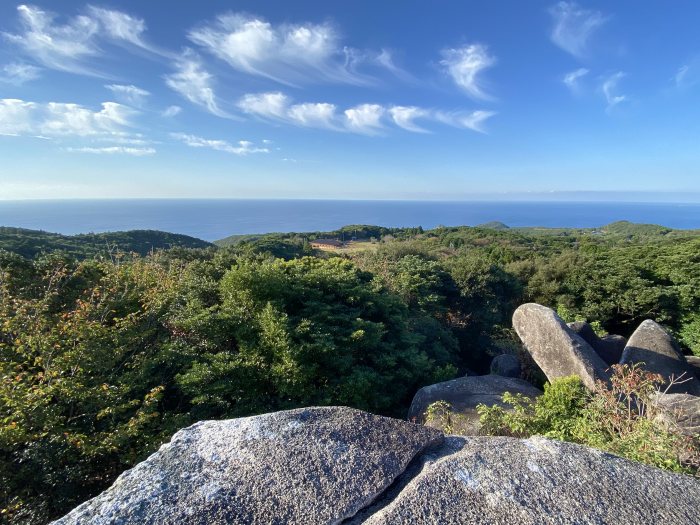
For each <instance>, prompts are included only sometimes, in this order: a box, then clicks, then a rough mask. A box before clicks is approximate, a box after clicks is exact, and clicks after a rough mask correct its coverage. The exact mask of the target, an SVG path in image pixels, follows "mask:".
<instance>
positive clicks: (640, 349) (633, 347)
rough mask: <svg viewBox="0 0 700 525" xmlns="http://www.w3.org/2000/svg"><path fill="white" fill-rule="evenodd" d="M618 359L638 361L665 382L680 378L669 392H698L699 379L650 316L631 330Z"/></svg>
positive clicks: (699, 388)
mask: <svg viewBox="0 0 700 525" xmlns="http://www.w3.org/2000/svg"><path fill="white" fill-rule="evenodd" d="M620 362H621V363H623V364H635V363H640V364H641V366H642V367H643V368H644V369H645V370H648V371H649V372H653V373H654V374H660V375H661V376H662V377H663V378H664V381H666V384H668V383H669V382H670V380H671V378H680V377H682V379H681V380H682V381H683V382H682V383H680V384H675V385H672V386H671V387H670V388H669V390H668V392H669V393H672V394H692V395H694V396H698V395H700V380H698V378H697V377H695V371H694V369H693V367H692V366H690V365H689V364H688V362H687V361H686V359H685V356H684V355H683V354H682V353H681V351H680V349H679V348H678V345H677V344H676V342H675V341H674V339H673V338H672V337H671V336H670V335H669V334H668V333H667V332H666V330H664V329H663V328H662V327H661V326H660V325H659V324H658V323H656V322H654V321H652V320H651V319H647V320H646V321H644V322H642V324H640V325H639V327H638V328H637V329H636V330H635V331H634V333H633V334H632V336H631V337H630V340H629V341H628V342H627V346H625V351H624V352H623V353H622V358H621V359H620Z"/></svg>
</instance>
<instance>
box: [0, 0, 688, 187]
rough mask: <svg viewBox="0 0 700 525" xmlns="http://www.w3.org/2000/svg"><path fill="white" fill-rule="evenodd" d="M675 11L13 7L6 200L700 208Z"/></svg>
mask: <svg viewBox="0 0 700 525" xmlns="http://www.w3.org/2000/svg"><path fill="white" fill-rule="evenodd" d="M670 5H671V4H669V3H668V2H661V1H646V2H638V1H633V0H626V1H617V2H580V3H575V2H552V1H549V2H535V1H528V2H521V1H515V0H512V1H503V0H501V1H499V0H490V1H488V2H486V1H483V2H466V1H460V2H457V1H454V2H444V1H437V2H405V1H404V2H399V1H387V2H369V1H354V2H343V3H341V2H302V1H298V2H293V3H292V2H283V1H277V2H272V1H267V2H266V1H261V0H258V1H256V2H247V1H237V2H223V1H206V0H202V1H200V2H164V1H156V0H153V1H149V2H136V1H122V2H111V3H99V2H95V3H91V4H86V3H84V2H73V1H62V2H60V3H58V2H44V3H38V4H15V3H13V2H3V3H2V4H0V199H17V198H92V197H96V198H101V197H241V198H251V197H262V198H268V197H272V198H277V197H294V198H389V199H401V198H408V199H469V198H475V197H484V196H488V197H494V198H511V197H513V198H516V197H518V196H520V197H521V196H522V195H526V196H527V195H530V196H533V198H536V197H538V196H542V195H549V196H552V195H554V196H556V195H562V198H564V196H565V197H566V198H571V195H572V194H571V193H570V192H582V193H581V195H586V196H587V197H586V198H591V197H590V196H591V195H593V196H594V197H593V198H595V195H600V196H601V198H610V195H613V196H616V197H619V198H622V199H624V198H628V199H633V200H654V199H659V200H663V199H671V200H673V199H679V200H698V199H700V183H698V180H700V177H698V175H699V171H700V170H699V169H698V168H699V167H700V37H699V36H698V35H699V33H698V30H697V22H698V20H700V3H698V2H696V1H694V0H685V1H684V0H676V1H674V2H673V4H672V6H673V8H672V9H671V8H670V7H669V6H670ZM583 192H585V193H583ZM591 192H594V193H591ZM640 195H641V197H640ZM644 195H646V197H644ZM518 198H519V197H518Z"/></svg>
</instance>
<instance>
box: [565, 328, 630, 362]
mask: <svg viewBox="0 0 700 525" xmlns="http://www.w3.org/2000/svg"><path fill="white" fill-rule="evenodd" d="M567 326H568V327H569V328H571V330H573V332H574V333H576V334H578V335H579V336H581V338H582V339H583V340H584V341H586V342H587V343H588V344H589V345H591V348H593V350H595V351H596V354H598V355H599V356H600V357H601V358H602V359H603V361H605V363H606V364H608V365H615V364H617V363H619V362H620V358H621V357H622V351H623V350H624V349H625V345H626V344H627V339H625V338H624V337H622V336H621V335H613V334H609V335H604V336H603V337H598V334H596V333H595V330H593V327H592V326H591V325H590V324H588V323H587V322H585V321H576V322H574V323H568V324H567Z"/></svg>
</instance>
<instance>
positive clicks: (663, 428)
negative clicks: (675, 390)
mask: <svg viewBox="0 0 700 525" xmlns="http://www.w3.org/2000/svg"><path fill="white" fill-rule="evenodd" d="M662 384H663V379H662V377H661V376H659V375H655V374H651V373H649V372H646V371H644V370H643V369H642V368H640V367H638V366H629V365H614V366H613V376H612V380H611V384H610V386H607V385H605V384H604V383H602V382H599V383H598V384H597V386H596V389H595V391H594V392H588V391H587V390H586V389H585V387H584V386H583V384H582V383H581V380H580V379H579V378H578V377H577V376H571V377H565V378H561V379H557V380H554V381H553V382H551V383H549V384H547V385H545V391H544V395H542V396H541V397H539V398H538V399H536V400H534V401H533V400H531V399H529V398H527V397H524V396H522V395H513V394H510V393H506V394H504V396H503V401H504V402H505V403H507V404H508V405H510V407H511V411H508V410H506V409H504V408H502V407H499V406H494V407H487V406H484V405H480V406H479V407H477V410H478V411H479V415H480V418H481V425H482V432H484V433H485V434H489V435H500V436H513V437H529V436H532V435H542V436H546V437H550V438H554V439H560V440H564V441H571V442H574V443H579V444H582V445H587V446H591V447H595V448H598V449H601V450H605V451H606V452H610V453H613V454H617V455H619V456H622V457H625V458H628V459H632V460H635V461H639V462H642V463H646V464H648V465H653V466H656V467H660V468H663V469H666V470H671V471H673V472H682V473H686V474H693V475H695V476H698V475H700V461H699V459H700V440H699V439H698V438H697V437H695V438H691V437H688V436H684V435H683V434H681V433H680V432H678V431H677V430H676V429H674V428H672V427H671V426H668V425H666V424H664V423H662V422H660V420H659V419H658V418H657V416H658V415H659V414H658V411H657V409H656V408H655V405H654V403H653V398H654V396H655V395H657V393H658V392H659V389H660V387H661V385H662Z"/></svg>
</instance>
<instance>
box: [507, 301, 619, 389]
mask: <svg viewBox="0 0 700 525" xmlns="http://www.w3.org/2000/svg"><path fill="white" fill-rule="evenodd" d="M513 328H514V329H515V331H516V332H517V334H518V336H519V337H520V340H521V341H522V342H523V344H524V345H525V348H527V350H528V352H530V354H531V355H532V358H533V359H534V360H535V362H536V363H537V365H538V366H539V367H540V368H541V369H542V371H543V372H544V374H545V375H546V376H547V379H549V380H550V381H552V380H554V379H557V378H559V377H566V376H571V375H577V376H579V377H580V378H581V381H582V382H583V384H584V385H586V387H588V388H589V389H593V388H594V387H595V383H596V381H605V382H607V381H608V380H609V378H610V376H609V374H608V372H607V368H608V365H607V364H606V363H605V361H603V359H602V358H601V357H600V356H599V355H598V354H597V353H596V352H595V350H593V348H592V347H591V345H589V344H588V343H587V342H586V341H584V340H583V338H581V337H580V336H579V335H577V334H576V333H574V332H573V330H571V328H569V327H568V326H567V325H566V323H565V322H564V321H562V319H561V318H560V317H559V316H558V315H557V314H556V312H555V311H554V310H552V309H551V308H547V307H546V306H542V305H540V304H536V303H526V304H523V305H521V306H519V307H518V308H517V309H516V310H515V312H514V313H513Z"/></svg>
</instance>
